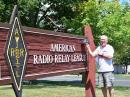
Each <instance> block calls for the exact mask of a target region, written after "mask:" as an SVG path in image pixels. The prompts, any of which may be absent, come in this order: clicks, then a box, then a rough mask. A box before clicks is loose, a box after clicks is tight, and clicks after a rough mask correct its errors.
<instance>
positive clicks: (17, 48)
mask: <svg viewBox="0 0 130 97" xmlns="http://www.w3.org/2000/svg"><path fill="white" fill-rule="evenodd" d="M6 57H7V61H8V64H9V68H10V73H11V78H12V81H13V87H14V88H15V93H16V95H20V94H17V93H19V92H20V91H21V84H22V80H23V76H24V71H25V64H26V60H27V50H26V47H25V43H24V40H23V35H22V30H21V26H20V23H19V19H18V17H17V16H15V17H14V21H13V22H12V27H11V29H10V31H9V37H8V42H7V49H6ZM18 97H20V96H18Z"/></svg>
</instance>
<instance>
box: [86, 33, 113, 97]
mask: <svg viewBox="0 0 130 97" xmlns="http://www.w3.org/2000/svg"><path fill="white" fill-rule="evenodd" d="M100 42H101V45H100V46H98V47H97V48H96V50H95V51H92V50H91V48H90V46H89V44H86V47H87V49H88V51H89V53H90V55H92V56H94V57H96V63H97V68H98V83H99V86H100V87H101V89H102V93H103V96H104V97H107V92H109V95H110V97H114V95H113V90H112V86H113V80H114V76H113V73H112V72H113V71H114V67H113V63H112V58H113V54H114V49H113V47H112V46H111V45H109V44H107V43H108V38H107V36H106V35H102V36H101V37H100Z"/></svg>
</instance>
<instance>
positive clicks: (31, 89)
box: [0, 81, 130, 97]
mask: <svg viewBox="0 0 130 97" xmlns="http://www.w3.org/2000/svg"><path fill="white" fill-rule="evenodd" d="M114 89H115V95H116V96H115V97H130V88H127V87H115V88H114ZM22 94H23V96H22V97H85V94H84V85H83V84H81V83H75V82H73V83H72V82H52V81H41V82H39V83H38V84H36V85H24V86H23V93H22ZM0 97H15V95H14V92H13V90H12V87H11V86H10V85H7V86H0ZM96 97H103V96H102V93H101V90H100V89H99V88H96Z"/></svg>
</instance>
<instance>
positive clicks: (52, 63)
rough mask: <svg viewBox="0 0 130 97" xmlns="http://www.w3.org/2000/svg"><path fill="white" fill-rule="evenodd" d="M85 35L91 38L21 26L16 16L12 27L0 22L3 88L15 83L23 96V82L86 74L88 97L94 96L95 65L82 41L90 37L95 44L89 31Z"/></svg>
mask: <svg viewBox="0 0 130 97" xmlns="http://www.w3.org/2000/svg"><path fill="white" fill-rule="evenodd" d="M10 28H11V29H10ZM22 29H23V30H22ZM85 33H89V34H88V35H89V36H87V34H86V35H85V36H78V35H72V34H68V33H62V32H54V31H48V30H43V29H36V28H30V27H21V26H20V22H19V18H18V17H17V15H16V17H15V18H13V21H12V25H10V24H3V23H0V85H4V84H13V87H14V89H15V90H17V91H15V94H16V95H17V97H21V85H22V81H23V80H34V79H38V78H44V77H48V76H55V75H63V74H69V73H81V72H85V73H86V77H87V78H86V83H87V84H88V85H86V87H87V88H86V93H87V94H86V95H90V96H87V97H91V90H93V91H94V89H91V87H92V88H93V85H94V83H95V82H94V79H95V76H94V70H95V66H94V62H93V61H92V58H91V57H90V56H89V55H88V52H87V50H86V49H85V45H84V44H82V42H83V40H84V39H86V37H87V38H89V40H90V39H91V40H90V43H91V44H92V43H93V39H92V38H93V37H92V35H91V30H90V28H89V29H88V28H87V29H85ZM23 34H24V35H23ZM27 51H28V53H27ZM5 55H6V56H5ZM27 56H28V57H27ZM6 59H7V61H8V63H9V64H8V65H7V62H6ZM8 66H9V68H8ZM25 68H26V69H25ZM24 74H25V77H24ZM87 81H88V82H87ZM89 83H90V84H89ZM88 87H89V88H88ZM93 91H92V92H93ZM89 93H90V94H89ZM93 97H94V96H93Z"/></svg>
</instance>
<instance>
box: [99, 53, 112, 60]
mask: <svg viewBox="0 0 130 97" xmlns="http://www.w3.org/2000/svg"><path fill="white" fill-rule="evenodd" d="M98 55H99V56H100V57H103V58H106V59H112V58H113V55H108V54H105V53H103V52H98Z"/></svg>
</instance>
